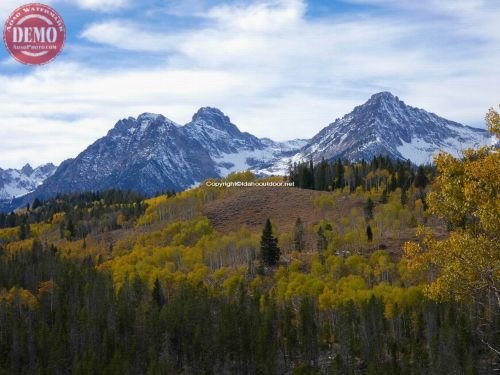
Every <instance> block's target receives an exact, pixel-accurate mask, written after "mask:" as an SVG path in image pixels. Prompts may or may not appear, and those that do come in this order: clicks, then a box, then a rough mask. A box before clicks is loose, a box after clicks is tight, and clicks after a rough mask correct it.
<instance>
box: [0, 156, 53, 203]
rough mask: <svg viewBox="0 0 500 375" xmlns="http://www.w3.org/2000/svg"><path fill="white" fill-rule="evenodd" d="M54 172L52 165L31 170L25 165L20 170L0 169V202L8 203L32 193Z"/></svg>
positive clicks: (29, 166)
mask: <svg viewBox="0 0 500 375" xmlns="http://www.w3.org/2000/svg"><path fill="white" fill-rule="evenodd" d="M55 171H56V166H55V165H54V164H52V163H48V164H44V165H40V166H39V167H36V168H35V169H33V168H32V167H31V165H29V164H26V165H25V166H24V167H22V168H21V169H6V170H3V169H2V168H0V201H8V200H12V199H13V198H17V197H21V196H23V195H26V194H28V193H31V192H32V191H34V190H35V189H36V188H37V187H38V186H40V185H41V184H42V183H43V182H44V181H45V180H46V179H47V178H48V177H50V176H52V174H54V172H55Z"/></svg>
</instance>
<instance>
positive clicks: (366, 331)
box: [0, 112, 500, 374]
mask: <svg viewBox="0 0 500 375" xmlns="http://www.w3.org/2000/svg"><path fill="white" fill-rule="evenodd" d="M489 123H490V128H491V129H492V130H493V131H496V132H497V133H498V126H499V125H498V114H496V115H495V112H491V113H490V115H489ZM498 170H500V155H499V154H498V152H497V151H496V150H494V149H492V148H482V149H480V150H470V151H467V152H465V154H464V158H463V159H456V158H453V157H452V156H450V155H446V154H441V155H440V156H439V157H438V158H437V159H436V164H435V167H420V168H415V167H413V166H412V165H410V164H408V163H402V162H396V163H393V162H391V161H390V160H389V159H385V158H375V159H374V160H372V161H370V162H366V163H364V162H362V163H355V164H351V163H345V162H341V161H339V162H334V163H326V162H322V163H319V164H317V165H313V164H309V163H306V164H304V165H296V166H292V168H291V174H290V179H291V180H292V181H293V182H294V183H295V185H296V187H289V188H282V187H275V188H249V187H241V188H234V187H233V188H216V187H208V186H204V185H202V186H200V187H198V188H195V189H192V190H188V191H185V192H181V193H177V194H175V193H170V194H167V195H159V196H157V197H155V198H151V199H146V200H144V199H143V198H142V197H140V196H138V195H137V194H134V193H132V192H122V191H117V190H111V191H106V192H102V193H82V194H73V195H61V196H58V197H56V198H54V199H51V200H49V201H46V202H41V201H35V202H33V204H32V205H31V206H29V207H26V208H25V209H23V210H19V211H18V212H16V213H12V214H8V215H1V216H0V228H1V229H0V373H4V374H11V373H14V374H23V373H25V374H33V373H42V374H43V373H45V374H64V373H76V374H80V373H81V374H89V373H92V374H94V373H96V374H97V373H105V374H176V373H185V374H205V373H206V374H240V373H241V374H247V373H248V374H278V373H285V374H492V373H494V371H497V369H498V368H499V367H500V357H499V353H500V352H499V350H500V344H499V343H500V314H499V312H500V294H499V290H500V283H499V279H500V257H499V252H500V249H499V245H498V243H500V239H499V238H498V236H499V233H500V219H499V217H498V212H500V201H499V199H498V195H497V194H498V188H499V186H500V177H499V174H498V173H497V172H498ZM227 179H228V180H230V181H250V180H255V179H256V178H255V176H254V175H252V174H251V173H248V172H246V173H240V174H233V175H230V176H229V177H228V178H227Z"/></svg>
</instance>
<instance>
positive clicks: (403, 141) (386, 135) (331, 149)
mask: <svg viewBox="0 0 500 375" xmlns="http://www.w3.org/2000/svg"><path fill="white" fill-rule="evenodd" d="M489 142H490V141H489V135H488V133H487V132H486V131H485V130H481V129H476V128H471V127H468V126H464V125H461V124H459V123H456V122H453V121H449V120H446V119H444V118H442V117H439V116H437V115H435V114H433V113H430V112H427V111H425V110H423V109H420V108H415V107H411V106H409V105H407V104H405V103H404V102H403V101H402V100H400V99H399V98H398V97H397V96H395V95H393V94H391V93H390V92H380V93H378V94H375V95H372V97H371V98H370V99H369V100H368V101H367V102H366V103H364V104H362V105H360V106H357V107H355V108H354V110H353V111H352V112H351V113H349V114H347V115H345V116H344V117H342V118H341V119H337V120H336V121H335V122H333V123H332V124H330V125H328V126H327V127H326V128H324V129H323V130H321V131H320V132H319V133H318V134H317V135H316V136H315V137H313V139H312V140H311V142H310V143H309V144H308V145H307V146H306V147H305V148H304V149H303V150H302V152H301V155H300V158H299V159H309V158H311V157H312V158H313V159H314V160H320V159H321V158H325V159H327V160H329V159H330V160H331V159H335V158H344V159H349V160H361V159H365V160H369V159H371V158H372V157H373V156H375V155H387V156H390V157H393V158H396V159H410V160H411V161H413V162H414V163H416V164H422V163H430V162H432V157H433V155H434V154H435V153H436V152H437V151H439V150H447V151H449V152H452V153H453V154H455V155H459V153H460V151H461V150H462V149H463V148H467V147H471V146H478V145H483V144H488V143H489Z"/></svg>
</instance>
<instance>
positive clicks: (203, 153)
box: [16, 92, 490, 206]
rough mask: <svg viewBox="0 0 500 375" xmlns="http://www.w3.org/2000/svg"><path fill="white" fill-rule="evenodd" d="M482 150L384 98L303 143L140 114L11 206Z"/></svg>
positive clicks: (451, 128)
mask: <svg viewBox="0 0 500 375" xmlns="http://www.w3.org/2000/svg"><path fill="white" fill-rule="evenodd" d="M489 142H490V136H489V135H488V132H487V131H486V130H481V129H476V128H471V127H468V126H464V125H461V124H459V123H457V122H454V121H450V120H447V119H444V118H442V117H439V116H437V115H435V114H433V113H430V112H427V111H425V110H424V109H420V108H416V107H411V106H409V105H407V104H406V103H405V102H403V101H402V100H400V99H399V98H398V97H397V96H394V95H393V94H392V93H390V92H380V93H377V94H374V95H372V96H371V97H370V98H369V99H368V101H366V102H365V103H364V104H361V105H358V106H356V107H355V108H354V109H353V110H352V111H351V112H350V113H348V114H346V115H344V116H343V117H342V118H339V119H337V120H335V121H334V122H333V123H330V124H329V125H328V126H326V127H324V128H323V129H322V130H321V131H319V132H318V133H317V134H316V135H315V136H314V137H313V138H311V139H309V140H303V139H301V140H299V139H297V140H291V141H286V142H276V141H273V140H271V139H269V138H257V137H256V136H254V135H252V134H250V133H247V132H242V131H240V130H239V128H238V127H237V126H236V125H235V124H233V123H232V122H231V119H230V118H229V116H227V115H226V114H224V113H223V112H222V111H221V110H220V109H218V108H214V107H201V108H200V109H199V110H198V111H197V112H195V113H194V114H193V116H192V119H191V121H190V122H188V123H187V124H184V125H179V124H177V123H175V122H174V121H172V120H170V119H169V118H167V117H165V116H164V115H161V114H154V113H148V112H146V113H142V114H140V115H139V116H137V118H134V117H128V118H123V119H121V120H119V121H118V122H117V123H116V124H115V126H114V127H113V128H112V129H110V130H109V131H108V132H107V134H106V135H105V136H104V137H102V138H99V139H98V140H96V141H95V142H94V143H92V144H91V145H89V146H88V147H87V148H86V149H85V150H83V151H82V152H81V153H80V154H79V155H77V156H76V157H75V158H72V159H68V160H65V161H64V162H63V163H61V165H60V166H59V167H58V168H57V170H56V171H55V172H54V173H52V174H51V175H50V176H48V177H47V178H46V179H45V180H44V181H43V183H42V184H41V185H39V186H38V185H37V186H36V187H35V189H34V191H32V192H31V193H29V194H28V195H26V196H25V197H23V198H21V199H17V201H16V202H17V204H18V206H22V205H24V204H25V202H26V201H29V200H31V199H34V198H35V197H38V198H48V197H50V196H53V195H55V194H57V193H66V192H74V191H76V192H78V191H85V190H104V189H108V188H120V189H132V190H136V191H138V192H140V193H143V194H145V195H154V194H155V193H156V192H158V191H166V190H183V189H186V188H189V187H191V186H195V185H196V184H198V183H200V182H201V181H203V180H205V179H207V178H215V177H225V176H227V175H228V174H229V173H232V172H238V171H242V170H251V171H253V172H254V173H256V174H258V175H273V174H274V175H284V174H286V173H287V171H288V170H289V168H290V166H291V165H292V164H293V163H296V162H303V161H307V160H310V159H312V160H314V161H319V160H321V159H325V160H327V161H328V160H334V159H347V160H349V161H358V160H361V159H364V160H369V159H371V158H372V157H373V156H376V155H384V156H389V157H391V158H395V159H404V160H407V159H410V160H411V161H412V162H414V163H415V164H424V163H429V162H431V161H432V155H433V154H434V153H436V152H437V151H438V150H445V151H448V152H451V153H452V154H455V155H458V154H459V151H460V149H461V148H466V147H473V146H478V145H484V144H488V143H489ZM27 170H29V168H28V169H27Z"/></svg>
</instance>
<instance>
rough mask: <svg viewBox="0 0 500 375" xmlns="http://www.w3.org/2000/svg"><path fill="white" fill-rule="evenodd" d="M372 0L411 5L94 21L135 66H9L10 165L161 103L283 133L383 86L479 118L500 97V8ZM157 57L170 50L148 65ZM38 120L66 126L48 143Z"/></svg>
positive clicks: (279, 5)
mask: <svg viewBox="0 0 500 375" xmlns="http://www.w3.org/2000/svg"><path fill="white" fill-rule="evenodd" d="M68 1H69V0H68ZM356 1H361V0H356ZM362 1H373V2H375V1H376V2H377V4H382V5H384V6H386V7H388V9H398V12H399V10H401V11H402V12H403V13H401V14H400V13H398V16H397V17H395V16H394V14H392V13H390V12H389V13H385V12H384V13H382V14H380V13H376V14H361V15H351V16H343V17H340V16H335V15H334V16H331V17H324V18H310V17H308V15H307V6H306V3H305V2H304V1H299V0H282V1H256V2H254V3H250V4H247V5H242V3H241V2H239V3H238V4H239V5H233V6H229V5H225V6H217V7H212V8H211V9H209V10H206V11H204V12H201V11H200V13H197V16H203V18H204V19H203V22H200V25H202V26H193V27H192V28H191V29H188V30H183V31H177V32H171V31H170V32H165V31H164V30H162V29H155V28H154V26H152V25H150V24H148V25H147V26H146V25H145V24H143V23H141V20H139V19H136V20H120V19H116V18H115V19H112V20H107V21H104V22H96V23H94V24H92V25H89V26H88V27H87V28H86V29H85V30H84V31H83V33H82V39H83V40H84V41H91V42H93V43H98V44H101V45H102V46H103V48H107V47H108V46H112V47H113V50H112V51H116V50H117V49H118V50H122V51H123V52H122V53H125V54H130V56H131V57H133V59H134V60H133V61H134V62H135V64H133V66H129V67H127V68H123V67H122V68H119V69H118V68H116V67H113V66H111V67H109V68H107V67H105V66H92V67H91V66H90V64H85V63H84V62H80V63H74V64H64V63H62V62H61V61H60V60H56V61H55V62H54V63H52V64H50V65H48V66H44V67H40V68H37V69H36V70H35V71H34V73H33V74H27V75H23V76H17V75H16V76H11V77H9V76H7V75H5V74H2V73H1V72H0V103H1V104H0V114H1V115H2V119H3V121H2V122H0V137H1V138H2V139H6V137H7V138H9V140H10V141H9V142H10V143H9V144H10V146H9V148H2V152H1V153H0V166H2V167H4V166H14V164H16V163H21V162H23V163H24V161H31V162H32V163H33V164H37V163H41V162H46V161H56V162H59V161H60V160H62V159H63V158H65V157H70V156H75V155H76V154H77V153H78V152H80V151H81V150H82V149H83V148H84V147H85V146H86V145H88V144H89V143H91V142H92V141H93V140H95V139H96V138H98V137H99V136H102V135H104V134H105V133H106V131H107V130H108V129H109V128H110V127H112V125H113V124H114V123H115V122H116V121H117V120H118V119H120V118H123V117H127V116H130V115H134V116H135V115H137V114H139V113H141V112H146V111H149V112H160V113H163V114H165V115H166V116H167V117H170V118H171V119H172V120H174V121H177V122H179V123H185V122H188V121H189V120H190V117H191V115H192V113H194V112H195V111H196V110H197V108H199V107H200V106H205V105H211V106H217V107H219V108H221V109H222V110H223V111H224V112H226V113H227V114H228V115H229V116H230V117H231V119H232V120H233V122H234V123H236V124H237V125H238V126H239V127H240V128H241V129H242V130H245V131H249V132H252V133H254V134H256V135H258V136H261V137H264V136H267V137H271V138H274V139H277V140H284V139H289V138H295V137H301V138H306V137H312V136H313V135H314V134H315V133H316V132H317V131H319V130H320V129H321V128H322V127H323V126H326V125H327V124H328V123H330V122H332V121H333V120H334V119H335V118H336V117H340V116H342V115H343V114H345V113H347V112H349V111H351V110H352V108H353V106H354V105H357V104H360V103H361V102H363V101H364V100H366V99H367V98H368V97H369V96H370V95H371V94H373V93H374V92H377V91H381V90H389V91H393V92H394V93H395V94H396V95H398V96H399V97H400V98H402V99H403V100H405V101H406V102H407V103H408V104H411V105H416V106H419V107H423V108H425V109H428V110H430V111H433V112H435V113H437V114H439V115H443V116H445V117H447V118H450V119H452V120H455V121H461V122H464V123H469V124H473V125H480V123H481V121H482V118H483V115H484V112H485V111H486V110H487V108H488V107H490V106H493V105H495V104H497V103H495V101H497V100H498V99H499V98H498V92H497V90H496V88H497V87H499V85H500V71H499V67H498V60H499V59H500V49H499V48H498V41H499V39H500V31H499V30H498V27H494V25H493V23H492V22H493V18H494V16H495V15H496V16H497V18H498V13H497V14H495V12H491V10H490V9H489V8H488V7H487V6H481V7H476V6H474V4H472V2H471V1H465V2H462V3H460V4H459V5H457V7H458V8H459V9H462V10H464V9H467V11H468V13H467V16H462V15H460V12H457V11H455V10H449V11H447V8H446V7H447V6H449V4H451V3H449V2H447V1H444V2H438V1H437V0H425V2H426V3H427V4H431V2H433V3H435V4H436V9H435V10H433V12H434V13H432V14H431V13H430V12H429V11H427V10H425V9H424V8H423V7H420V6H419V7H414V8H412V9H411V11H410V12H407V8H404V9H402V8H401V5H398V4H400V3H409V2H398V3H397V4H396V2H393V1H392V0H362ZM454 3H455V2H454ZM481 4H483V5H484V4H486V2H481ZM464 7H467V8H464ZM0 9H1V8H0ZM200 9H201V8H200ZM179 12H181V11H180V10H179ZM406 12H407V13H406ZM438 13H439V14H440V16H439V17H436V16H434V14H438ZM445 15H446V16H445ZM450 18H451V19H452V21H450ZM68 48H69V47H68ZM131 51H132V52H131ZM151 56H162V57H163V59H161V60H160V62H159V63H157V64H156V65H155V66H154V67H153V68H151V67H145V66H143V63H144V62H145V61H147V60H148V59H149V58H151ZM0 69H1V65H0ZM11 98H15V99H14V100H12V99H11ZM27 109H29V110H28V111H29V113H30V114H31V115H30V116H29V118H27V117H26V113H27ZM65 119H66V120H67V121H65ZM37 127H38V128H37ZM30 129H33V130H31V134H34V135H35V136H39V135H40V133H38V130H39V129H43V131H44V132H47V133H45V134H53V135H54V136H50V135H47V136H44V137H42V138H40V141H39V142H38V141H37V140H34V139H30V136H29V135H30ZM46 129H47V130H46ZM57 134H59V136H56V135H57ZM61 137H62V138H61ZM37 139H38V138H37ZM61 139H67V140H68V141H67V143H64V142H61ZM37 142H38V143H37ZM26 144H29V145H32V146H30V147H25V145H26ZM16 145H17V146H16ZM60 145H66V146H64V147H60ZM19 165H20V164H17V165H16V166H19Z"/></svg>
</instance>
